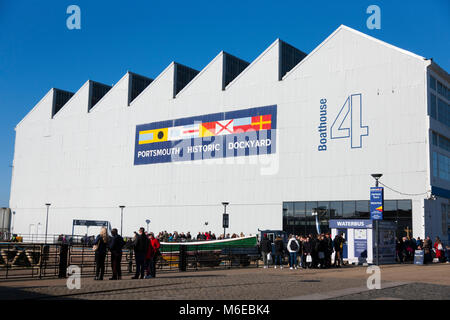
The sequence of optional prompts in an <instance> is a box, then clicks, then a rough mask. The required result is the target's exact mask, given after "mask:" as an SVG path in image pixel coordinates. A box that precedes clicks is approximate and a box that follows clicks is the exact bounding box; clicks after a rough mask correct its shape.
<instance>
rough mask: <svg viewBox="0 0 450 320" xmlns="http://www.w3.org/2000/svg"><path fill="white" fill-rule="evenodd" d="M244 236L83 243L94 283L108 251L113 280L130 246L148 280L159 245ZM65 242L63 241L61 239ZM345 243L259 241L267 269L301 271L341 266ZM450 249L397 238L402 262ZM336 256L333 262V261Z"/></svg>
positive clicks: (141, 236) (141, 234)
mask: <svg viewBox="0 0 450 320" xmlns="http://www.w3.org/2000/svg"><path fill="white" fill-rule="evenodd" d="M244 236H245V235H244V234H243V233H240V234H239V235H237V234H232V235H230V234H226V235H225V236H224V234H221V235H219V236H218V237H216V235H215V234H214V233H211V231H208V232H204V233H202V232H199V233H198V234H197V236H196V237H193V236H192V235H191V234H190V232H187V233H186V234H185V233H184V232H180V233H178V232H177V231H174V232H173V233H168V232H167V231H161V232H159V233H158V235H157V236H155V235H154V234H153V233H152V232H150V233H147V232H146V231H145V229H144V228H142V227H141V228H140V229H139V231H138V232H135V234H134V237H133V238H129V239H127V238H125V239H124V238H122V237H121V236H120V235H119V234H118V232H117V229H112V231H111V236H109V235H108V232H107V229H106V228H102V229H101V232H100V234H99V235H98V236H97V237H87V236H86V237H85V238H84V239H82V242H83V243H85V244H86V245H92V246H93V250H94V251H95V262H96V269H95V270H96V275H95V280H103V276H104V273H105V259H106V255H107V254H108V251H109V252H110V254H111V267H112V273H113V274H112V277H111V278H110V280H119V279H121V278H122V272H121V260H122V249H123V248H124V247H125V246H127V248H130V249H132V250H133V251H134V258H135V263H136V272H135V275H134V276H133V277H132V279H144V278H145V279H149V278H154V277H156V261H157V259H158V257H159V256H160V255H161V253H160V251H159V248H160V242H187V241H210V240H216V239H217V240H219V239H229V238H239V237H244ZM61 240H62V239H61ZM345 243H346V240H345V238H344V236H343V235H342V234H338V235H336V236H335V237H334V239H333V238H332V237H331V234H330V233H322V234H319V235H312V234H310V235H308V236H297V235H292V234H291V235H289V237H288V240H287V243H286V242H285V240H283V238H281V237H276V238H275V239H274V241H273V244H272V241H271V240H270V239H269V238H268V236H267V234H264V235H263V238H262V239H261V241H260V242H259V248H260V251H261V257H262V260H263V263H264V268H269V267H270V266H271V265H273V266H274V268H275V269H276V268H280V269H283V264H284V263H283V258H284V256H287V257H289V267H290V269H298V268H304V269H306V268H320V269H324V268H331V267H337V268H339V267H341V266H342V265H343V264H344V261H343V248H344V244H345ZM449 249H450V248H448V246H447V247H444V245H443V244H442V242H441V240H440V239H439V238H436V240H435V242H434V244H433V242H432V241H431V239H430V237H427V238H426V239H425V240H422V239H420V238H417V239H414V238H410V237H403V238H397V246H396V252H397V261H398V262H400V263H403V262H409V261H413V260H414V252H415V250H423V251H424V263H429V262H433V257H435V258H437V259H438V260H439V262H445V261H447V262H448V261H450V257H449V256H448V255H449V253H450V250H449ZM333 253H334V261H332V260H333V259H332V257H333Z"/></svg>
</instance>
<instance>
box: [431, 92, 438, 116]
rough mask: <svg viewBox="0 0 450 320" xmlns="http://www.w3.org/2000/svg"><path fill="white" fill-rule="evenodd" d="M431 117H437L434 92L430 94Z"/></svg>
mask: <svg viewBox="0 0 450 320" xmlns="http://www.w3.org/2000/svg"><path fill="white" fill-rule="evenodd" d="M430 117H432V118H434V119H437V113H436V96H435V95H434V94H432V93H431V94H430Z"/></svg>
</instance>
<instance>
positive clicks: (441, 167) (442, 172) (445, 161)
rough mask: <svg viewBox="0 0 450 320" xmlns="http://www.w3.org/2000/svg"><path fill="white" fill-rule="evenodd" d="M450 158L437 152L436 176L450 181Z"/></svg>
mask: <svg viewBox="0 0 450 320" xmlns="http://www.w3.org/2000/svg"><path fill="white" fill-rule="evenodd" d="M449 167H450V158H448V157H447V156H444V155H443V154H440V153H438V177H439V178H440V179H444V180H448V181H450V175H449V169H450V168H449Z"/></svg>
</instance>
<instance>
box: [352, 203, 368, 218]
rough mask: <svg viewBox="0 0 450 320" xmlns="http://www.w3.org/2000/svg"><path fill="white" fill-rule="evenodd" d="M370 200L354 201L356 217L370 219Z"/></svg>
mask: <svg viewBox="0 0 450 320" xmlns="http://www.w3.org/2000/svg"><path fill="white" fill-rule="evenodd" d="M369 206H370V201H356V212H355V213H356V218H359V219H370V210H369Z"/></svg>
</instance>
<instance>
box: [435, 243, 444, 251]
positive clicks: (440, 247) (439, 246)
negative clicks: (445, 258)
mask: <svg viewBox="0 0 450 320" xmlns="http://www.w3.org/2000/svg"><path fill="white" fill-rule="evenodd" d="M437 247H438V250H439V251H442V250H444V249H443V248H442V244H441V243H439V244H438V246H437Z"/></svg>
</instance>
